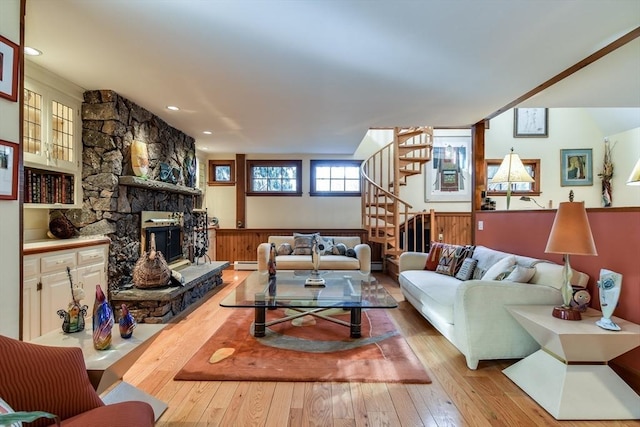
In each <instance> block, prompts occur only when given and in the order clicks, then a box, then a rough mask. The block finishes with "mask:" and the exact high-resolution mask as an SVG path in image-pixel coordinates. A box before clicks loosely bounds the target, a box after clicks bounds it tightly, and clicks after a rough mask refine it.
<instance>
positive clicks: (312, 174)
mask: <svg viewBox="0 0 640 427" xmlns="http://www.w3.org/2000/svg"><path fill="white" fill-rule="evenodd" d="M310 164H311V167H310V169H311V170H310V171H309V178H310V179H309V195H310V196H312V197H361V196H362V177H361V176H360V175H358V177H359V179H358V184H359V185H358V191H318V190H316V168H317V167H319V166H330V167H335V166H343V167H357V168H358V170H359V169H360V166H361V165H362V161H361V160H346V159H345V160H331V159H323V160H311V161H310ZM358 173H359V172H358Z"/></svg>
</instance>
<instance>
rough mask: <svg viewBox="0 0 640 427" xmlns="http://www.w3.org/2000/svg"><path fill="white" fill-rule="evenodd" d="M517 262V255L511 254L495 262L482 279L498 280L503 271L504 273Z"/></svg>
mask: <svg viewBox="0 0 640 427" xmlns="http://www.w3.org/2000/svg"><path fill="white" fill-rule="evenodd" d="M515 264H516V257H515V256H513V255H510V256H508V257H505V258H502V259H501V260H500V261H498V262H496V263H495V264H493V265H492V266H491V267H490V268H489V269H488V270H487V271H486V273H484V275H483V276H482V280H496V277H498V276H499V275H500V274H501V273H504V272H505V271H507V270H508V269H509V267H512V266H514V265H515Z"/></svg>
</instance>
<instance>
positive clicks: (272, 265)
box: [268, 243, 276, 277]
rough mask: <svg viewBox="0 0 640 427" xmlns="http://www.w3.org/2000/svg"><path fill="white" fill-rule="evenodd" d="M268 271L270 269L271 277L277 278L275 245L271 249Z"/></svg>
mask: <svg viewBox="0 0 640 427" xmlns="http://www.w3.org/2000/svg"><path fill="white" fill-rule="evenodd" d="M268 269H269V277H275V276H276V245H275V244H273V243H272V244H271V248H270V249H269V263H268Z"/></svg>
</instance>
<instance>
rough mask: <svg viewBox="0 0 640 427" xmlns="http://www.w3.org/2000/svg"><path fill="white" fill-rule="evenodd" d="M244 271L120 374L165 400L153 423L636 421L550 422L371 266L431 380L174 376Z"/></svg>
mask: <svg viewBox="0 0 640 427" xmlns="http://www.w3.org/2000/svg"><path fill="white" fill-rule="evenodd" d="M247 274H249V272H245V271H237V272H236V271H233V270H226V271H225V272H224V275H223V278H224V283H225V284H224V286H223V287H221V288H219V290H218V291H217V292H216V293H215V294H213V295H212V296H211V297H210V298H208V299H207V300H206V301H204V302H202V303H200V304H198V305H197V307H196V308H195V309H193V310H191V311H189V312H187V313H186V314H185V315H183V316H181V317H180V318H178V319H175V321H174V322H173V323H171V324H169V325H167V327H166V328H165V329H164V330H163V331H162V332H161V334H160V335H159V337H158V338H157V339H156V340H155V341H154V342H153V343H152V344H151V346H150V347H149V349H148V350H147V351H146V352H145V353H144V355H143V356H142V357H141V358H140V359H139V360H138V361H137V362H136V364H135V365H134V366H133V367H132V368H131V369H130V370H129V371H128V372H127V374H126V375H125V380H126V381H128V382H130V383H132V384H133V385H136V386H138V387H139V388H141V389H142V390H144V391H146V392H147V393H150V394H152V395H154V396H156V397H157V398H159V399H161V400H163V401H164V402H166V403H168V405H169V407H168V409H167V410H166V412H165V413H164V414H163V415H162V417H161V418H160V419H159V420H158V422H157V424H156V425H157V426H175V427H178V426H184V427H192V426H225V427H226V426H238V427H248V426H273V427H284V426H292V427H293V426H333V427H347V426H410V427H414V426H505V427H506V426H509V427H510V426H570V427H574V426H588V427H590V426H594V427H595V426H620V427H621V426H640V422H635V421H606V422H604V421H602V422H599V421H589V422H576V421H556V420H555V419H554V418H553V417H551V416H550V415H549V414H547V412H545V410H544V409H542V408H541V407H540V406H538V404H536V403H535V402H534V401H533V400H531V399H530V398H529V397H528V396H527V395H526V394H525V393H524V392H523V391H521V390H520V389H519V388H518V387H517V386H516V385H515V384H513V383H512V382H511V381H510V380H509V379H508V378H507V377H506V376H504V375H503V374H502V372H501V371H502V369H504V368H505V367H507V366H509V365H511V364H512V363H514V361H492V362H481V363H480V366H479V368H478V370H476V371H471V370H469V369H467V367H466V364H465V361H464V357H463V356H462V355H461V354H460V353H459V352H458V351H457V350H456V349H455V347H453V346H452V345H451V344H450V343H449V342H448V341H447V340H446V339H445V338H443V337H442V336H441V335H440V333H439V332H437V331H436V330H435V329H434V328H433V327H431V325H429V323H428V322H427V321H426V320H424V319H423V318H422V317H421V316H420V315H419V314H418V313H417V312H416V311H415V310H414V309H413V307H411V306H410V305H409V304H408V303H407V302H406V301H404V298H403V297H402V294H401V293H400V289H399V288H398V286H397V285H396V284H395V283H394V282H393V281H392V280H391V279H390V278H389V277H387V276H384V275H382V274H376V276H377V277H378V280H380V281H381V282H382V283H384V284H385V286H386V287H387V289H388V290H389V291H390V292H391V293H392V295H393V296H394V297H396V299H397V300H398V301H400V304H399V308H398V309H395V310H389V313H391V314H392V315H393V318H394V320H395V321H396V323H397V324H398V326H399V328H400V329H401V331H402V332H403V334H404V336H405V337H406V339H407V341H408V342H409V344H410V345H411V346H412V348H413V349H414V351H415V352H416V354H417V355H418V356H419V357H420V359H421V360H422V361H423V363H424V365H425V366H426V367H427V372H428V373H429V375H430V377H431V379H432V381H433V382H432V384H426V385H411V384H384V383H293V382H249V381H227V382H219V381H173V377H174V375H175V374H176V373H177V372H178V370H180V368H181V367H182V366H183V365H184V364H185V363H186V362H187V360H189V358H190V357H191V356H192V355H193V354H194V353H195V352H196V351H197V350H198V349H199V348H200V346H201V345H202V344H203V343H204V342H205V341H206V340H207V338H209V336H211V335H212V334H213V332H214V331H215V330H216V329H217V328H218V327H219V326H220V325H221V324H222V323H224V321H225V319H226V318H227V316H229V314H230V313H231V312H232V310H234V309H228V308H222V307H220V306H219V302H220V300H221V299H222V298H223V297H224V296H226V295H227V294H228V293H229V290H230V289H232V288H233V287H234V286H235V285H237V283H238V282H239V281H240V280H242V279H243V278H244V277H245V276H246V275H247ZM310 369H311V368H310ZM585 392H586V393H588V392H589V391H588V390H586V391H585Z"/></svg>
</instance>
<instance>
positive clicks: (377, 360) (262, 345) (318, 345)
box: [174, 309, 431, 384]
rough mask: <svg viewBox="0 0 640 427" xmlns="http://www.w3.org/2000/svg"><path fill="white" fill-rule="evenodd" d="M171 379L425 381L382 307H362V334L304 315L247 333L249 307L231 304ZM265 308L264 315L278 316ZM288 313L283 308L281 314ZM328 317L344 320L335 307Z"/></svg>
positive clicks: (345, 315) (250, 319)
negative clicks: (261, 332) (217, 325)
mask: <svg viewBox="0 0 640 427" xmlns="http://www.w3.org/2000/svg"><path fill="white" fill-rule="evenodd" d="M233 310H234V312H232V313H231V315H230V316H229V318H228V320H227V321H226V322H225V323H224V324H223V325H222V326H221V327H220V328H219V329H218V330H217V331H216V332H215V333H214V334H213V335H212V336H211V338H209V340H208V341H207V342H206V343H205V344H204V345H203V346H202V347H201V348H200V349H199V350H198V351H197V352H196V354H195V355H194V356H193V357H192V358H191V359H190V360H189V361H188V362H187V364H186V365H185V366H184V367H183V368H182V369H181V370H180V372H178V374H177V375H176V376H175V378H174V379H176V380H190V381H323V382H329V381H337V382H389V383H394V382H395V383H417V384H427V383H430V382H431V380H430V379H429V376H428V375H427V373H426V372H425V369H424V366H423V365H422V363H421V362H420V360H418V358H417V357H416V355H415V354H414V353H413V350H412V349H411V347H409V344H408V343H407V342H406V340H405V339H404V338H403V337H402V335H401V334H400V333H399V332H398V330H397V328H396V326H395V324H394V323H393V321H392V320H391V319H390V317H389V315H388V314H387V313H386V310H384V309H370V310H363V311H362V338H357V339H354V338H349V328H348V327H345V326H342V325H338V324H336V323H333V322H329V321H326V320H323V319H318V318H315V317H312V316H305V317H303V318H299V319H296V320H292V321H287V322H283V323H279V324H276V325H272V326H270V327H269V328H268V329H267V335H266V336H265V337H264V338H255V337H254V336H253V335H252V334H251V332H252V329H251V328H252V322H253V317H254V311H253V309H233ZM283 314H284V312H283V310H282V309H278V310H275V311H269V312H268V314H267V320H269V319H272V318H275V316H276V315H277V316H279V317H282V316H283ZM287 314H288V313H287ZM333 317H336V318H338V319H341V320H344V321H347V322H348V320H349V314H348V313H346V312H343V311H341V310H340V311H339V312H338V314H335V315H334V316H333Z"/></svg>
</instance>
